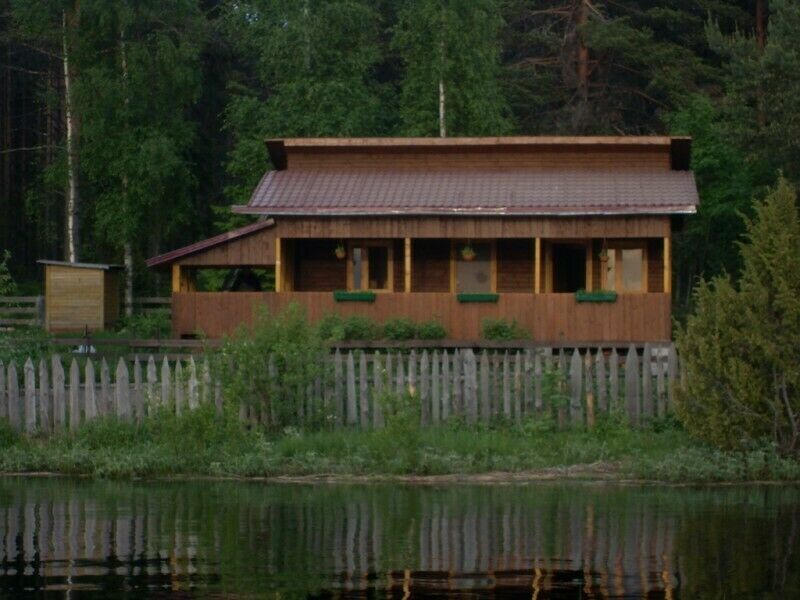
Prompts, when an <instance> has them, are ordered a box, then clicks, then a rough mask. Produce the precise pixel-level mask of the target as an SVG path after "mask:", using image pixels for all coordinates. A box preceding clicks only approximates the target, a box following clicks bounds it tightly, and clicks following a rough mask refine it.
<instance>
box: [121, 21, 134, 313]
mask: <svg viewBox="0 0 800 600" xmlns="http://www.w3.org/2000/svg"><path fill="white" fill-rule="evenodd" d="M119 50H120V62H121V66H122V86H123V90H124V93H125V98H124V103H125V127H127V120H128V106H129V105H130V98H129V97H128V55H127V51H126V48H125V31H124V30H121V31H120V33H119ZM122 206H123V210H124V211H125V212H129V211H130V198H129V197H128V175H127V174H126V173H123V175H122ZM131 237H132V233H131V230H130V229H128V231H126V232H125V243H124V244H123V254H124V258H123V262H124V264H125V316H126V317H130V316H132V315H133V244H132V243H131Z"/></svg>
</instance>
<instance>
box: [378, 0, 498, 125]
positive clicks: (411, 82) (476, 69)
mask: <svg viewBox="0 0 800 600" xmlns="http://www.w3.org/2000/svg"><path fill="white" fill-rule="evenodd" d="M502 25H503V21H502V19H501V17H500V10H499V5H498V2H497V1H496V0H404V2H403V3H402V5H401V7H400V9H399V11H398V23H397V25H396V27H395V35H394V40H393V42H394V46H395V48H396V49H397V51H398V54H399V56H400V59H401V61H402V64H403V69H404V70H403V75H402V80H401V82H400V121H401V124H400V133H401V134H403V135H422V136H430V135H439V136H444V135H502V134H504V133H508V132H509V131H510V130H511V120H510V118H509V113H508V109H507V102H506V99H505V96H504V92H503V89H502V87H501V85H500V81H499V73H500V55H501V42H500V31H501V28H502Z"/></svg>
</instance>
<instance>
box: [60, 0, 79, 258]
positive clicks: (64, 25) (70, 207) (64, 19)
mask: <svg viewBox="0 0 800 600" xmlns="http://www.w3.org/2000/svg"><path fill="white" fill-rule="evenodd" d="M70 13H71V14H69V15H68V14H67V11H66V10H65V11H63V12H62V13H61V39H62V45H63V53H64V55H63V57H62V62H63V68H64V121H65V124H66V130H67V134H66V135H67V191H66V192H67V193H66V206H65V219H64V220H65V226H66V235H65V248H66V252H65V254H66V259H67V261H69V262H71V263H74V262H77V261H78V248H79V239H80V238H79V223H78V209H79V205H80V196H79V186H78V150H77V143H76V139H75V138H76V135H77V123H76V118H75V111H74V106H73V102H72V101H73V98H72V86H73V83H74V81H73V77H74V74H73V73H72V67H71V66H70V52H69V43H68V40H67V38H68V35H67V34H68V31H69V28H70V27H74V26H75V24H76V21H77V18H78V4H77V1H76V2H75V3H74V4H73V5H72V8H71V10H70Z"/></svg>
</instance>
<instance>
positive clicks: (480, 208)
mask: <svg viewBox="0 0 800 600" xmlns="http://www.w3.org/2000/svg"><path fill="white" fill-rule="evenodd" d="M697 203H698V196H697V187H696V185H695V181H694V176H693V174H692V173H691V171H670V170H556V171H532V170H524V169H509V170H501V171H497V170H484V171H464V170H435V171H416V170H388V171H387V170H375V171H365V170H350V171H347V170H327V169H321V170H306V169H303V170H296V171H293V170H291V169H287V170H285V171H268V172H267V173H266V174H265V175H264V177H263V178H262V179H261V182H260V183H259V184H258V187H257V188H256V189H255V191H254V192H253V195H252V197H251V199H250V203H249V204H248V205H247V206H235V207H234V211H235V212H239V213H249V214H269V215H274V216H277V215H286V216H372V215H376V216H380V215H383V216H390V215H409V216H422V215H469V216H475V215H485V216H536V215H556V216H558V215H565V216H568V215H627V214H651V215H655V214H676V213H677V214H680V213H694V212H696V207H697ZM151 260H152V259H151Z"/></svg>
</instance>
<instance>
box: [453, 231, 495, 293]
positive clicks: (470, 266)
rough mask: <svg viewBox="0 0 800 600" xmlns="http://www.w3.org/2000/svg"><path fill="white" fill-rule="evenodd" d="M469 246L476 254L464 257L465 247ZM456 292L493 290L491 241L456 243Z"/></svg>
mask: <svg viewBox="0 0 800 600" xmlns="http://www.w3.org/2000/svg"><path fill="white" fill-rule="evenodd" d="M467 246H468V247H469V248H471V249H472V250H473V252H474V255H470V256H471V258H470V259H469V260H467V259H466V258H464V252H463V250H464V248H465V247H467ZM455 254H456V256H455V258H456V273H455V277H456V281H455V283H456V292H458V293H467V294H474V293H483V292H491V291H492V246H491V244H489V243H486V242H484V243H478V244H474V243H470V244H467V243H466V242H464V243H462V242H458V243H456V244H455Z"/></svg>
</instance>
